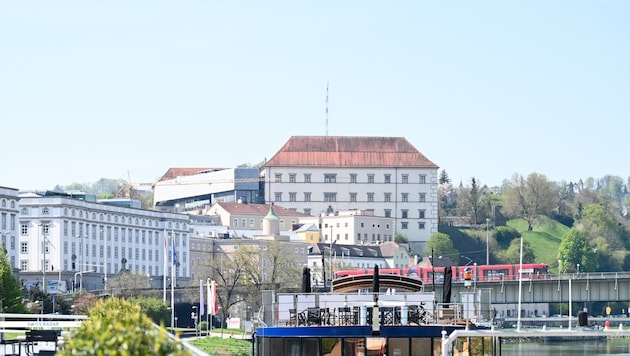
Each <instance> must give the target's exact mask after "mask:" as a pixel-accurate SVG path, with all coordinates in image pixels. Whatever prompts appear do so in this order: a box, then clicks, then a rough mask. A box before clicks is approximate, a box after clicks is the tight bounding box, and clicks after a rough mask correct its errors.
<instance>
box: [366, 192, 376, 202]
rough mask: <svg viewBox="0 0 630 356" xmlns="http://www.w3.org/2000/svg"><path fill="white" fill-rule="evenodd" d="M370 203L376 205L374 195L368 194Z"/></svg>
mask: <svg viewBox="0 0 630 356" xmlns="http://www.w3.org/2000/svg"><path fill="white" fill-rule="evenodd" d="M367 201H368V203H374V193H367Z"/></svg>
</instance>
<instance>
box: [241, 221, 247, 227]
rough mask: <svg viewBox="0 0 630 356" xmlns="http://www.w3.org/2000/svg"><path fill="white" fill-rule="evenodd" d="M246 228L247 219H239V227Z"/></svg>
mask: <svg viewBox="0 0 630 356" xmlns="http://www.w3.org/2000/svg"><path fill="white" fill-rule="evenodd" d="M245 226H247V219H241V227H245Z"/></svg>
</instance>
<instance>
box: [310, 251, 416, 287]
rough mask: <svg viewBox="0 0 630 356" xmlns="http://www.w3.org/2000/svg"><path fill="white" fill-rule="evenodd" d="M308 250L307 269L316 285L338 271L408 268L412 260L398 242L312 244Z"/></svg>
mask: <svg viewBox="0 0 630 356" xmlns="http://www.w3.org/2000/svg"><path fill="white" fill-rule="evenodd" d="M309 251H310V253H309V255H308V266H309V267H310V268H311V278H312V281H313V283H315V284H316V285H321V284H322V283H323V282H322V281H324V274H325V275H326V280H328V279H331V277H330V276H331V275H333V276H334V274H335V273H336V272H337V271H340V270H346V269H373V268H374V266H378V267H379V268H381V269H383V268H406V267H409V266H410V260H411V259H410V256H409V253H408V251H407V249H406V248H405V247H404V246H401V245H398V244H397V243H395V242H385V243H382V244H380V245H371V246H367V245H355V246H351V245H336V244H333V245H331V244H326V243H318V244H313V245H311V246H310V248H309ZM322 266H325V271H324V269H322ZM333 279H334V277H333Z"/></svg>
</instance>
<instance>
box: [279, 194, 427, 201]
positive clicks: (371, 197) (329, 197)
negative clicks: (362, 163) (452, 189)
mask: <svg viewBox="0 0 630 356" xmlns="http://www.w3.org/2000/svg"><path fill="white" fill-rule="evenodd" d="M297 194H298V193H297V192H289V201H290V202H297ZM303 194H304V196H303V199H304V200H303V201H305V202H311V201H313V200H312V196H313V195H312V193H311V192H304V193H303ZM358 194H359V193H354V192H353V193H350V196H349V201H350V202H351V203H356V202H357V201H358V199H357V197H358ZM375 195H376V193H372V192H369V193H366V200H365V201H366V202H368V203H374V202H376V200H375ZM323 198H324V201H325V202H336V201H337V193H333V192H330V193H324V196H323ZM274 201H275V202H276V203H279V202H282V192H276V193H274ZM400 201H401V202H403V203H409V202H410V200H409V193H400ZM426 201H427V193H418V202H419V203H425V202H426ZM380 202H382V203H391V202H392V193H383V200H382V201H380Z"/></svg>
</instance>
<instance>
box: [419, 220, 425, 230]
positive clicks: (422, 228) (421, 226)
mask: <svg viewBox="0 0 630 356" xmlns="http://www.w3.org/2000/svg"><path fill="white" fill-rule="evenodd" d="M418 230H424V221H419V222H418Z"/></svg>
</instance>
